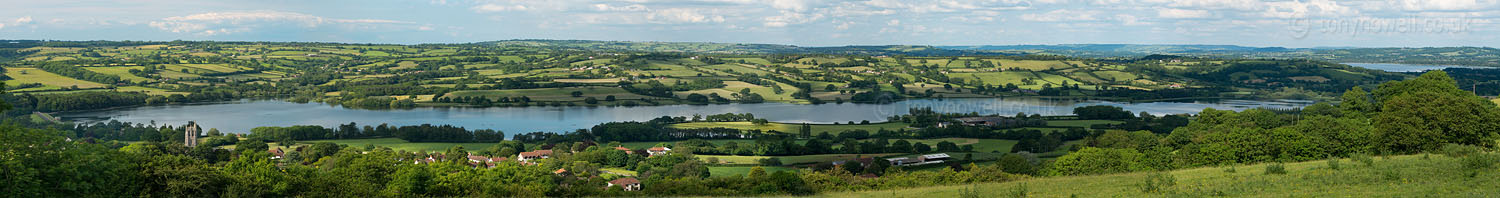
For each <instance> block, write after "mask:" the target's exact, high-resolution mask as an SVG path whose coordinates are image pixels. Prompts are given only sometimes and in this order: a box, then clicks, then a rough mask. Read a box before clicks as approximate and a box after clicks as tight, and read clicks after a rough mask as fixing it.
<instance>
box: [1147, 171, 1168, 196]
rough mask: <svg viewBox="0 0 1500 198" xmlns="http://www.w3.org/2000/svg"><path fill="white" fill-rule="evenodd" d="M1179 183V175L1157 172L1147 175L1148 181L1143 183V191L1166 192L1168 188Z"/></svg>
mask: <svg viewBox="0 0 1500 198" xmlns="http://www.w3.org/2000/svg"><path fill="white" fill-rule="evenodd" d="M1176 185H1177V177H1174V176H1172V174H1170V173H1166V172H1155V173H1151V174H1149V175H1146V182H1145V183H1144V184H1141V192H1147V193H1157V192H1166V191H1167V188H1172V186H1176Z"/></svg>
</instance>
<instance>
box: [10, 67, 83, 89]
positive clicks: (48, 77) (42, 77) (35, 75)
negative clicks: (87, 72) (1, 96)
mask: <svg viewBox="0 0 1500 198" xmlns="http://www.w3.org/2000/svg"><path fill="white" fill-rule="evenodd" d="M5 76H9V77H10V78H11V80H6V81H5V86H15V85H20V84H27V83H42V87H36V88H28V89H21V90H15V91H31V90H51V89H60V88H64V87H72V86H78V88H84V89H88V88H100V87H104V84H99V83H96V82H89V81H83V80H78V79H73V78H68V77H66V76H60V75H57V74H53V73H51V72H47V71H42V70H41V69H37V68H5Z"/></svg>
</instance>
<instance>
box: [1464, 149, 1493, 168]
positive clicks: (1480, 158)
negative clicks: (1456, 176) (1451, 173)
mask: <svg viewBox="0 0 1500 198" xmlns="http://www.w3.org/2000/svg"><path fill="white" fill-rule="evenodd" d="M1496 161H1500V156H1496V154H1493V153H1474V154H1470V155H1468V156H1465V157H1463V158H1459V163H1461V164H1463V166H1464V168H1466V169H1469V170H1475V171H1481V170H1488V169H1494V168H1495V162H1496Z"/></svg>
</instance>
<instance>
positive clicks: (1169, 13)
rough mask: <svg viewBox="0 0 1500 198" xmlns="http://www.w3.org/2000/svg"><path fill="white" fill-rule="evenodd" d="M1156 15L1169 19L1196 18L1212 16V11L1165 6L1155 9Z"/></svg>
mask: <svg viewBox="0 0 1500 198" xmlns="http://www.w3.org/2000/svg"><path fill="white" fill-rule="evenodd" d="M1156 17H1161V18H1169V19H1198V18H1209V17H1213V13H1210V12H1208V10H1184V9H1173V8H1165V9H1157V10H1156Z"/></svg>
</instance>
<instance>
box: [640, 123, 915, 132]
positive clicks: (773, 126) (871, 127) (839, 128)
mask: <svg viewBox="0 0 1500 198" xmlns="http://www.w3.org/2000/svg"><path fill="white" fill-rule="evenodd" d="M907 126H908V124H906V123H899V122H896V123H874V124H854V125H848V124H839V125H834V124H814V125H812V133H813V134H818V133H823V132H827V133H829V134H838V133H840V132H844V131H848V130H855V129H862V130H866V131H870V132H871V133H874V132H875V131H878V130H880V129H886V130H896V129H901V128H906V127H907ZM670 127H672V128H682V129H692V128H713V127H723V128H731V129H739V130H752V129H759V130H762V131H771V130H776V131H780V132H785V133H797V132H798V127H801V124H792V123H769V124H765V125H756V124H754V123H750V122H689V123H681V124H673V125H672V126H670Z"/></svg>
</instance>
